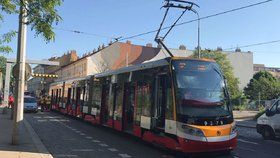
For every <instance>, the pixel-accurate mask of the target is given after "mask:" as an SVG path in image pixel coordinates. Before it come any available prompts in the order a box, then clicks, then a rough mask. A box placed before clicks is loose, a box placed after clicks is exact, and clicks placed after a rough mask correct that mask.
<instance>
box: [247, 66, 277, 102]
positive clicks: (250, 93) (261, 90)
mask: <svg viewBox="0 0 280 158" xmlns="http://www.w3.org/2000/svg"><path fill="white" fill-rule="evenodd" d="M244 93H245V95H246V96H247V97H248V98H249V99H251V100H257V99H259V97H260V99H261V100H270V99H275V98H278V97H280V81H279V80H278V79H277V78H275V77H273V76H272V74H270V73H269V72H267V71H260V72H258V73H256V74H255V75H254V76H253V78H252V79H251V80H250V83H249V84H248V85H247V87H246V88H245V89H244Z"/></svg>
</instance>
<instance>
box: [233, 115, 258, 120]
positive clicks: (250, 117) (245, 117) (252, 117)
mask: <svg viewBox="0 0 280 158" xmlns="http://www.w3.org/2000/svg"><path fill="white" fill-rule="evenodd" d="M233 118H234V119H254V118H255V115H254V116H241V117H233Z"/></svg>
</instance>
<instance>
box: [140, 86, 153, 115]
mask: <svg viewBox="0 0 280 158" xmlns="http://www.w3.org/2000/svg"><path fill="white" fill-rule="evenodd" d="M151 92H152V90H151V85H150V84H148V83H142V84H139V85H138V87H137V112H138V111H139V112H140V111H142V113H141V114H142V115H143V116H151V104H152V100H151V96H152V93H151ZM139 108H141V109H142V110H141V109H139Z"/></svg>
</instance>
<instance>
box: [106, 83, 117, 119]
mask: <svg viewBox="0 0 280 158" xmlns="http://www.w3.org/2000/svg"><path fill="white" fill-rule="evenodd" d="M115 90H116V86H115V85H114V84H110V90H109V104H108V110H109V118H112V117H113V113H114V109H113V108H114V101H115V100H114V99H115Z"/></svg>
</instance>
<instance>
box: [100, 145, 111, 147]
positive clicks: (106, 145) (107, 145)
mask: <svg viewBox="0 0 280 158" xmlns="http://www.w3.org/2000/svg"><path fill="white" fill-rule="evenodd" d="M99 145H100V146H103V147H107V146H109V145H107V144H99Z"/></svg>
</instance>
